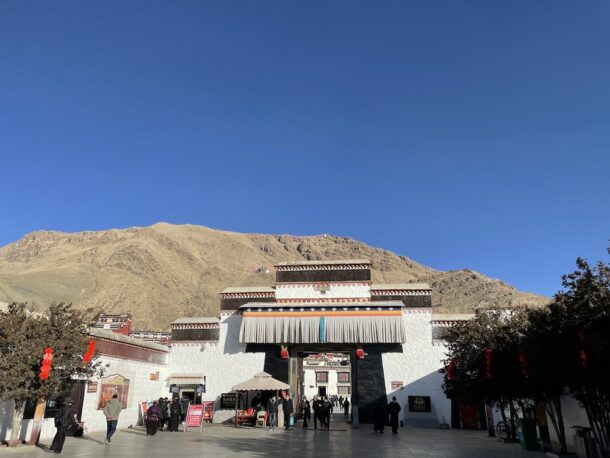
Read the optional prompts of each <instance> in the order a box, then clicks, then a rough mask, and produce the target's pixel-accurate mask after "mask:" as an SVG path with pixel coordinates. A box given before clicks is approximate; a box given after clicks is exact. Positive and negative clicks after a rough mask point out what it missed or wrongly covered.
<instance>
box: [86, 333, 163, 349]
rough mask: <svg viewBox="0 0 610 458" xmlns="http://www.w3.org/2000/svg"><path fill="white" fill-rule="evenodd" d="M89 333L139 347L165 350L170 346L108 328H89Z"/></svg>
mask: <svg viewBox="0 0 610 458" xmlns="http://www.w3.org/2000/svg"><path fill="white" fill-rule="evenodd" d="M89 335H90V336H93V337H99V338H100V339H108V340H114V341H115V342H121V343H124V344H129V345H135V346H137V347H143V348H150V349H151V350H159V351H164V352H168V351H169V348H167V346H165V345H160V344H156V343H153V342H148V341H146V340H143V339H136V338H135V337H129V336H126V335H124V334H118V333H116V332H112V331H108V330H106V329H98V328H89Z"/></svg>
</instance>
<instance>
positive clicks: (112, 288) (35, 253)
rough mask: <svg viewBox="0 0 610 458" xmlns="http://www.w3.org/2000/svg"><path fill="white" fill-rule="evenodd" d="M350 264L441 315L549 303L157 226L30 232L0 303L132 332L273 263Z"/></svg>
mask: <svg viewBox="0 0 610 458" xmlns="http://www.w3.org/2000/svg"><path fill="white" fill-rule="evenodd" d="M350 258H359V259H360V258H367V259H370V260H371V261H372V264H373V280H374V281H375V282H380V283H398V282H410V281H425V282H428V283H429V284H430V285H432V288H433V304H434V306H435V307H437V308H438V311H439V312H440V311H444V312H454V313H459V312H470V311H472V310H474V309H476V308H478V307H489V306H498V305H500V306H511V307H516V306H524V305H541V304H543V303H545V302H546V301H547V300H546V298H543V297H540V296H536V295H534V294H529V293H523V292H520V291H517V290H516V289H514V288H513V287H511V286H509V285H507V284H506V283H503V282H501V281H499V280H492V279H490V278H487V277H485V276H484V275H481V274H479V273H477V272H473V271H471V270H459V271H450V272H441V271H437V270H434V269H431V268H429V267H426V266H423V265H421V264H418V263H416V262H414V261H412V260H410V259H408V258H406V257H403V256H398V255H396V254H394V253H392V252H390V251H386V250H382V249H379V248H373V247H370V246H368V245H365V244H364V243H361V242H358V241H355V240H352V239H349V238H345V237H335V236H327V235H322V236H312V237H295V236H289V235H264V234H240V233H235V232H224V231H218V230H213V229H208V228H206V227H201V226H193V225H181V226H177V225H172V224H165V223H159V224H155V225H153V226H151V227H144V228H140V227H134V228H129V229H121V230H116V229H112V230H108V231H99V232H80V233H75V234H67V233H61V232H48V231H37V232H33V233H31V234H28V235H26V236H25V237H23V238H22V239H21V240H19V241H17V242H15V243H12V244H10V245H7V246H5V247H3V248H0V301H4V302H10V301H28V302H35V303H37V304H40V305H44V304H49V303H50V302H53V301H64V302H73V303H75V304H79V305H80V306H82V307H91V308H98V309H99V310H103V311H106V312H129V313H131V314H132V315H133V318H134V322H135V326H136V327H138V328H152V329H167V328H168V325H169V323H170V322H171V321H172V320H174V319H175V318H176V317H179V316H189V315H190V316H200V315H215V314H217V312H218V306H219V300H218V292H219V291H221V290H222V289H223V288H225V287H226V286H249V285H271V284H273V282H274V270H273V264H274V263H277V262H281V261H293V260H300V259H307V260H317V259H350Z"/></svg>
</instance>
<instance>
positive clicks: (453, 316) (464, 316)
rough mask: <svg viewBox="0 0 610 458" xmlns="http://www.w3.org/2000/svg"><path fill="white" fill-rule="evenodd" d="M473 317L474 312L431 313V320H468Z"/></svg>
mask: <svg viewBox="0 0 610 458" xmlns="http://www.w3.org/2000/svg"><path fill="white" fill-rule="evenodd" d="M473 318H474V313H433V314H432V321H468V320H472V319H473Z"/></svg>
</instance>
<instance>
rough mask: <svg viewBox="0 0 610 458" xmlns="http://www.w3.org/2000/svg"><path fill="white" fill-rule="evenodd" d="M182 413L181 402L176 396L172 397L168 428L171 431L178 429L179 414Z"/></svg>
mask: <svg viewBox="0 0 610 458" xmlns="http://www.w3.org/2000/svg"><path fill="white" fill-rule="evenodd" d="M181 415H182V404H181V403H180V399H178V398H177V397H176V398H174V399H172V403H171V404H170V407H169V430H170V431H172V432H176V431H178V424H179V423H180V416H181Z"/></svg>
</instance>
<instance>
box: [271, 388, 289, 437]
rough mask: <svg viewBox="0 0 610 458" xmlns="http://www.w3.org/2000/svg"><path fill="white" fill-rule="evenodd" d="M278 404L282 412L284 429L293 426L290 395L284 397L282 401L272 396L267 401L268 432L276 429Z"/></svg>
mask: <svg viewBox="0 0 610 458" xmlns="http://www.w3.org/2000/svg"><path fill="white" fill-rule="evenodd" d="M280 404H281V405H282V410H283V412H284V429H290V427H291V426H292V425H293V424H294V417H293V414H294V407H293V405H292V399H290V395H286V396H285V397H284V398H283V399H277V398H276V397H275V396H272V397H271V398H270V399H269V401H267V412H268V413H269V418H268V425H269V430H270V431H273V430H274V429H275V428H277V427H278V421H277V414H278V411H279V406H280Z"/></svg>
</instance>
